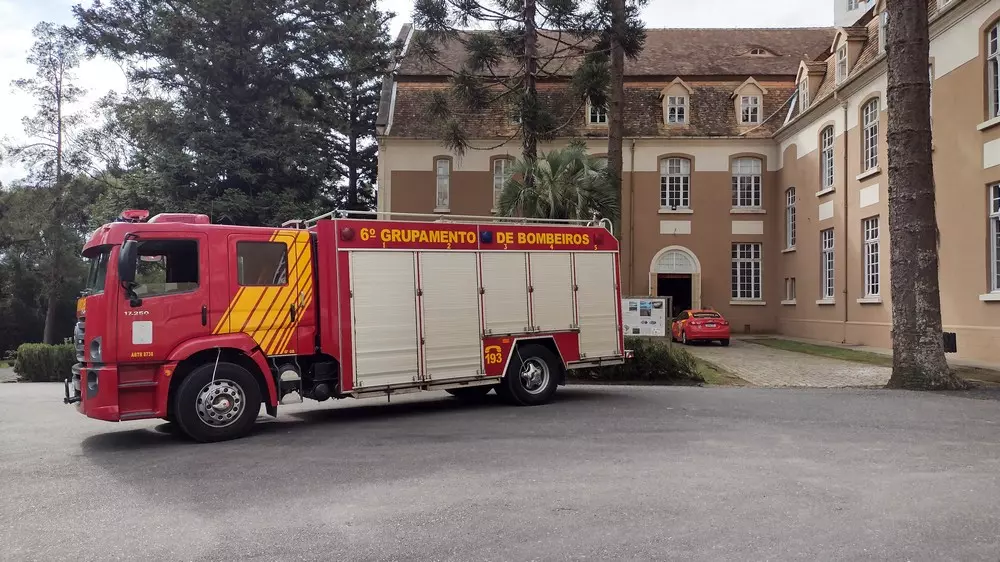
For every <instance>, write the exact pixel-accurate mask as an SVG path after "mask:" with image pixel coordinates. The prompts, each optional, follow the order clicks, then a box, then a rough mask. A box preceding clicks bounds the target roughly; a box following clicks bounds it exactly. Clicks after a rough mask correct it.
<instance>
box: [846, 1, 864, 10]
mask: <svg viewBox="0 0 1000 562" xmlns="http://www.w3.org/2000/svg"><path fill="white" fill-rule="evenodd" d="M861 1H862V0H847V11H848V12H850V11H853V10H857V9H858V8H860V7H861Z"/></svg>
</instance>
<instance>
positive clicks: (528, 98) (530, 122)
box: [521, 0, 538, 190]
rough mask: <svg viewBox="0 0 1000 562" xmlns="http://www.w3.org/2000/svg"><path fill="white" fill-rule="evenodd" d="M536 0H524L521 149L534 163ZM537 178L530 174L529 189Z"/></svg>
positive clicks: (536, 152)
mask: <svg viewBox="0 0 1000 562" xmlns="http://www.w3.org/2000/svg"><path fill="white" fill-rule="evenodd" d="M535 12H536V10H535V0H524V12H523V14H522V17H523V19H524V100H522V102H521V103H522V108H526V109H527V111H522V113H521V124H522V126H521V129H522V132H523V135H524V142H523V146H522V150H521V154H522V157H523V158H524V161H525V162H527V163H529V164H532V163H534V162H535V160H536V159H537V158H538V117H537V115H538V91H537V90H536V88H535V79H536V76H535V75H536V73H537V72H538V68H537V67H538V31H537V30H536V28H535ZM534 184H535V178H534V176H533V175H532V174H528V176H527V177H525V178H524V185H525V187H526V188H528V189H529V190H530V189H531V188H532V187H533V186H534Z"/></svg>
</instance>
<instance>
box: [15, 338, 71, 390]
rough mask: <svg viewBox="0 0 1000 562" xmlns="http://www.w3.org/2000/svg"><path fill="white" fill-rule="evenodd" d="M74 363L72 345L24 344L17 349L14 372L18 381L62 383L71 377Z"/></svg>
mask: <svg viewBox="0 0 1000 562" xmlns="http://www.w3.org/2000/svg"><path fill="white" fill-rule="evenodd" d="M74 363H76V349H75V348H74V347H73V344H59V345H47V344H44V343H25V344H22V345H21V347H18V348H17V360H16V361H15V362H14V372H15V373H17V378H18V380H20V381H30V382H50V381H58V382H62V381H63V380H64V379H68V378H70V377H71V376H73V375H72V369H73V364H74Z"/></svg>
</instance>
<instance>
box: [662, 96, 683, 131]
mask: <svg viewBox="0 0 1000 562" xmlns="http://www.w3.org/2000/svg"><path fill="white" fill-rule="evenodd" d="M667 123H668V124H670V125H684V124H687V96H667Z"/></svg>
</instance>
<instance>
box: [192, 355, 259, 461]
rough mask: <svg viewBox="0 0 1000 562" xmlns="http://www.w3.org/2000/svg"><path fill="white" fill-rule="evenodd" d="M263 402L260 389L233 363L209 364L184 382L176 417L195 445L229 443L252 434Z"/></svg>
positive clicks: (249, 376)
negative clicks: (251, 429) (216, 442)
mask: <svg viewBox="0 0 1000 562" xmlns="http://www.w3.org/2000/svg"><path fill="white" fill-rule="evenodd" d="M260 401H261V399H260V387H259V386H257V381H256V379H254V377H253V375H251V374H250V372H249V371H247V370H246V369H244V368H243V367H241V366H239V365H236V364H233V363H225V362H220V363H218V365H216V364H215V363H214V362H213V363H206V364H204V365H202V366H200V367H197V368H195V370H194V371H192V372H191V374H189V375H188V376H187V377H185V378H184V380H183V381H181V385H180V387H179V388H178V389H177V396H175V397H174V417H175V418H176V420H177V424H178V425H179V426H180V428H181V430H183V431H184V433H185V434H186V435H187V436H188V437H190V438H191V439H194V440H195V441H201V442H203V443H205V442H211V441H226V440H228V439H236V438H237V437H242V436H243V435H246V433H247V432H248V431H250V428H251V426H253V423H254V422H255V421H256V420H257V414H258V413H259V412H260Z"/></svg>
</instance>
